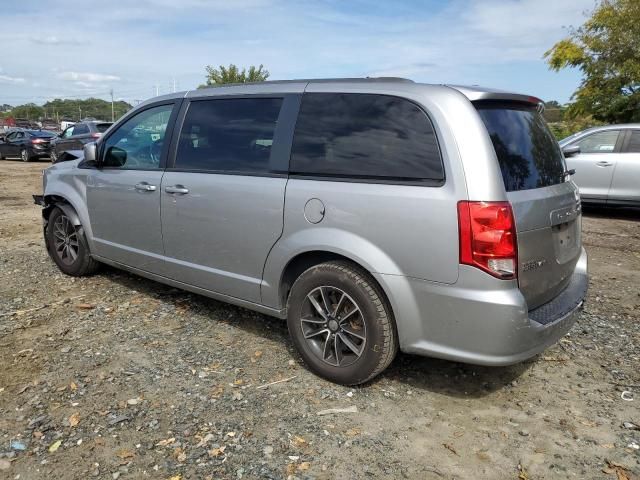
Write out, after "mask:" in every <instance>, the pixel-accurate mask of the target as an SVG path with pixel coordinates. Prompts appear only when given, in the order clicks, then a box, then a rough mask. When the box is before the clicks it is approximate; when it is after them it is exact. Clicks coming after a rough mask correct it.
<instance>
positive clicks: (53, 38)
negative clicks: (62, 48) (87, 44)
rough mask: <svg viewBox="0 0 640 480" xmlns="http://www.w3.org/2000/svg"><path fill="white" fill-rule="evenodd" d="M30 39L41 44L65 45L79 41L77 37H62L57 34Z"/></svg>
mask: <svg viewBox="0 0 640 480" xmlns="http://www.w3.org/2000/svg"><path fill="white" fill-rule="evenodd" d="M30 40H31V41H32V42H33V43H37V44H40V45H64V44H72V43H74V42H76V41H77V39H75V38H69V37H66V38H60V37H58V36H57V35H48V36H44V37H41V36H38V37H31V38H30Z"/></svg>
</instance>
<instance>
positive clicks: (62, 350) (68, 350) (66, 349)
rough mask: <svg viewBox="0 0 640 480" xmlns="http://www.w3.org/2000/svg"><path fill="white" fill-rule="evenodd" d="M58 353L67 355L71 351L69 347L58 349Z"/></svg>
mask: <svg viewBox="0 0 640 480" xmlns="http://www.w3.org/2000/svg"><path fill="white" fill-rule="evenodd" d="M60 351H61V352H62V353H69V352H70V351H71V347H62V348H61V349H60Z"/></svg>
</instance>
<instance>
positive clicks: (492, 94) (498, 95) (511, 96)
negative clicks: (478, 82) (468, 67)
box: [447, 85, 544, 111]
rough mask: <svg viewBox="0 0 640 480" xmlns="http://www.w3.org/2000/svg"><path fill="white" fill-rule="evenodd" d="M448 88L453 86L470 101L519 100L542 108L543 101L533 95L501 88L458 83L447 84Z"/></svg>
mask: <svg viewBox="0 0 640 480" xmlns="http://www.w3.org/2000/svg"><path fill="white" fill-rule="evenodd" d="M447 87H449V88H453V89H454V90H458V91H459V92H460V93H462V94H463V95H464V96H465V97H467V98H468V99H469V100H470V101H472V102H478V101H483V100H494V101H503V102H519V103H528V104H531V105H535V106H536V107H538V110H540V111H542V110H544V102H543V101H542V100H541V99H539V98H538V97H534V96H531V95H522V94H520V93H513V92H504V91H501V90H493V89H491V88H482V87H477V88H474V87H463V86H459V85H447Z"/></svg>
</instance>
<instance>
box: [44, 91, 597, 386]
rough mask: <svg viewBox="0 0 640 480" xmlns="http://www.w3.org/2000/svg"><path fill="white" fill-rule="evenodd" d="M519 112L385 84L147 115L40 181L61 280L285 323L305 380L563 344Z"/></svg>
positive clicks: (540, 206)
mask: <svg viewBox="0 0 640 480" xmlns="http://www.w3.org/2000/svg"><path fill="white" fill-rule="evenodd" d="M540 108H541V102H540V100H538V99H537V98H534V97H530V96H525V95H518V94H512V93H506V92H500V91H494V90H488V89H479V88H475V87H458V86H446V85H425V84H418V83H413V82H411V81H408V80H402V79H342V80H340V79H337V80H309V81H287V82H265V83H260V84H248V85H235V86H221V87H216V88H210V89H205V90H197V91H191V92H187V93H181V94H172V95H168V96H164V97H157V98H154V99H152V100H149V101H147V102H146V103H143V104H141V105H140V106H138V107H137V108H135V109H134V110H132V111H131V112H129V113H128V114H127V115H126V116H125V117H124V118H122V119H121V120H120V121H119V122H118V123H117V124H116V125H114V126H113V127H112V128H110V129H109V130H108V132H106V133H105V135H104V136H103V137H102V138H100V139H99V140H98V141H97V142H96V143H94V144H93V143H92V144H88V145H86V146H85V147H84V151H83V152H77V155H78V158H77V159H75V160H73V161H67V162H63V163H59V164H56V165H53V166H51V167H50V168H48V169H47V170H46V171H45V172H44V195H38V196H36V201H37V202H38V203H40V204H42V205H43V206H44V209H43V217H44V232H45V239H46V245H47V249H48V251H49V254H50V255H51V257H52V259H53V261H54V262H55V263H56V264H57V265H58V267H59V268H60V270H62V271H63V272H64V273H66V274H68V275H74V276H82V275H88V274H90V273H92V272H94V271H95V270H96V268H97V267H98V265H99V264H101V263H105V264H109V265H112V266H115V267H117V268H122V269H125V270H128V271H130V272H133V273H135V274H138V275H141V276H144V277H148V278H151V279H154V280H157V281H160V282H163V283H166V284H170V285H173V286H176V287H179V288H183V289H185V290H189V291H192V292H196V293H199V294H202V295H206V296H209V297H213V298H216V299H219V300H222V301H225V302H229V303H233V304H236V305H240V306H243V307H247V308H250V309H253V310H257V311H259V312H263V313H265V314H268V315H273V316H277V317H280V318H283V319H286V320H287V323H288V327H289V332H290V335H291V338H292V341H293V343H294V344H295V346H296V347H297V349H298V350H299V352H300V354H301V356H302V357H303V359H304V361H305V362H306V364H307V365H308V367H309V368H310V369H311V370H313V371H314V372H315V373H317V374H319V375H321V376H323V377H325V378H327V379H330V380H332V381H334V382H338V383H342V384H359V383H362V382H366V381H367V380H369V379H371V378H373V377H374V376H376V375H377V374H379V373H380V372H382V371H383V370H384V369H385V367H387V366H388V365H389V363H390V362H391V361H392V360H393V358H394V356H395V354H396V352H397V351H398V349H400V350H402V351H404V352H409V353H413V354H419V355H428V356H433V357H440V358H445V359H451V360H456V361H462V362H469V363H474V364H481V365H507V364H512V363H515V362H519V361H522V360H524V359H527V358H529V357H532V356H534V355H535V354H537V353H538V352H540V351H542V350H543V349H545V348H546V347H548V346H549V345H551V344H553V343H554V342H556V341H557V340H558V339H559V338H561V337H562V336H563V335H564V334H565V333H567V332H568V331H569V329H570V328H571V325H572V324H573V322H574V314H575V312H576V310H577V309H578V308H579V307H580V306H581V305H582V303H583V299H584V297H585V294H586V289H587V257H586V253H585V251H584V250H583V248H582V245H581V237H580V230H581V209H580V198H579V196H578V190H577V188H576V186H575V184H574V183H573V182H572V181H571V179H570V174H569V172H567V169H566V166H565V162H564V158H563V156H562V153H561V151H560V148H559V146H558V144H557V143H556V141H555V140H554V138H553V136H552V135H551V133H550V132H549V130H548V129H547V127H546V125H545V123H544V121H543V119H542V116H541V115H540Z"/></svg>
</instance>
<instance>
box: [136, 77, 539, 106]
mask: <svg viewBox="0 0 640 480" xmlns="http://www.w3.org/2000/svg"><path fill="white" fill-rule="evenodd" d="M331 83H336V84H338V83H339V84H341V85H345V86H349V87H354V86H358V85H371V84H378V85H380V84H384V83H389V84H394V85H396V86H400V85H402V87H404V88H411V89H413V88H425V87H448V88H451V89H454V90H457V91H458V92H460V93H462V94H463V95H464V96H465V97H467V98H468V99H469V100H470V101H481V100H503V101H517V102H526V103H531V104H535V105H538V104H541V103H543V102H542V100H540V99H539V98H537V97H533V96H530V95H523V94H519V93H514V92H509V91H505V90H497V89H493V88H485V87H480V86H478V85H450V84H428V83H416V82H414V81H413V80H410V79H407V78H400V77H364V78H310V79H297V80H268V81H265V82H255V83H229V84H222V85H212V86H210V87H206V88H202V89H198V90H190V91H184V92H178V93H170V94H167V95H162V96H160V97H154V98H152V99H149V100H147V101H146V102H144V103H145V104H146V103H150V102H155V101H158V100H165V99H172V98H184V97H194V96H198V97H199V96H206V95H207V94H208V93H214V91H215V90H218V89H230V91H231V90H236V91H238V92H237V93H238V94H240V93H241V91H242V90H245V89H246V90H250V93H286V92H300V93H302V92H304V91H305V90H306V88H307V87H308V86H309V85H318V84H331ZM234 93H235V92H234Z"/></svg>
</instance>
